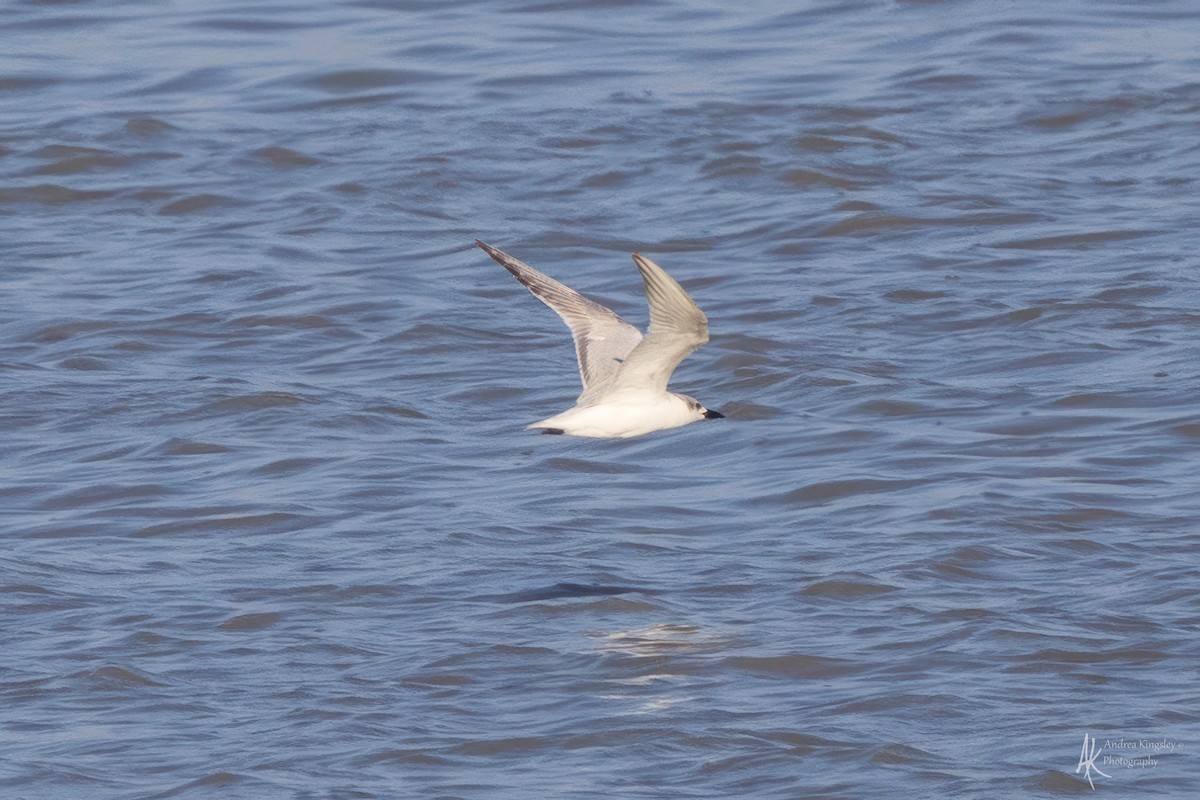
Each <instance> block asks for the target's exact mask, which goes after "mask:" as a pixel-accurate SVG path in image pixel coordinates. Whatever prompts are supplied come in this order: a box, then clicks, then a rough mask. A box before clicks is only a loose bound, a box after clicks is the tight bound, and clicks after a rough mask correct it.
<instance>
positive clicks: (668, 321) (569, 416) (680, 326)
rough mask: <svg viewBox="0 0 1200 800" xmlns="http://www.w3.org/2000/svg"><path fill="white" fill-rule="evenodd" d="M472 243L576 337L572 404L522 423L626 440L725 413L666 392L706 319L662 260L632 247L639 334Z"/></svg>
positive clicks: (704, 335)
mask: <svg viewBox="0 0 1200 800" xmlns="http://www.w3.org/2000/svg"><path fill="white" fill-rule="evenodd" d="M475 244H476V245H477V246H478V247H480V248H482V249H483V251H484V252H485V253H487V254H488V255H489V256H491V257H492V258H494V259H496V261H498V262H499V263H500V264H501V265H502V266H503V267H504V268H505V269H507V270H508V271H509V272H511V273H512V274H513V277H514V278H516V279H517V280H518V281H519V282H520V283H521V284H522V285H524V286H525V288H526V289H528V290H529V291H530V292H532V293H533V296H534V297H536V298H537V299H539V300H541V301H542V302H543V303H545V304H546V305H548V306H550V308H551V310H553V311H554V313H556V314H558V316H560V317H562V320H563V322H565V323H567V327H568V328H570V329H571V337H572V338H573V339H574V340H575V355H576V356H577V357H578V359H579V377H580V378H581V379H582V380H583V392H581V393H580V395H579V398H578V399H577V400H576V401H575V406H574V407H573V408H570V409H567V410H566V411H564V412H562V413H561V414H555V415H554V416H553V417H548V418H546V419H543V420H541V421H539V422H534V423H532V424H530V425H527V426H526V429H527V430H541V431H542V432H543V433H561V434H566V435H568V436H590V437H595V438H602V439H625V438H628V437H631V436H641V435H642V434H645V433H650V432H651V431H659V430H664V429H666V428H678V427H680V426H681V425H687V424H688V423H691V422H696V421H697V420H702V419H722V418H723V417H724V416H725V415H724V414H721V413H719V412H717V411H711V410H709V409H707V408H705V407H704V406H702V405H701V404H700V403H699V402H698V401H697V400H696V399H695V398H693V397H688V396H687V395H686V394H679V393H678V392H668V391H667V382H668V381H669V380H670V379H671V373H673V372H674V371H675V368H676V367H677V366H679V362H680V361H683V359H684V358H686V357H687V355H688V354H689V353H691V352H692V351H693V350H695V349H696V348H698V347H700V346H701V345H703V344H704V343H705V342H707V341H708V318H707V317H705V316H704V312H703V311H701V310H700V308H699V307H698V306H697V305H696V303H695V302H694V301H693V300H692V298H690V297H688V294H687V292H685V291H684V290H683V287H681V286H680V285H679V284H678V283H676V282H675V279H674V278H672V277H671V276H670V275H668V274H667V273H666V271H664V270H663V268H662V267H660V266H658V265H657V264H655V263H654V262H653V261H651V260H650V259H648V258H646V257H645V256H641V255H638V254H637V253H634V254H633V263H634V264H636V265H637V268H638V272H640V273H641V274H642V281H643V283H645V285H646V300H647V301H648V302H649V304H650V328H649V330H648V331H647V332H646V335H645V336H643V335H642V334H641V332H640V331H639V330H638V329H637V328H635V327H633V326H632V325H630V324H629V323H628V322H626V321H625V320H623V319H621V318H620V317H618V316H617V315H616V314H614V313H613V311H612V310H611V309H609V308H605V307H604V306H602V305H600V304H599V303H597V302H595V301H593V300H589V299H588V298H586V297H584V296H583V295H581V294H580V293H579V292H577V291H575V290H574V289H572V288H570V287H569V286H564V285H563V284H561V283H559V282H558V281H556V280H554V279H553V278H551V277H550V276H548V275H544V274H542V273H541V272H538V271H537V270H536V269H534V268H533V267H531V266H529V265H528V264H526V263H525V262H523V261H520V260H518V259H516V258H513V257H512V256H510V255H508V254H507V253H504V252H501V251H500V250H497V249H496V248H494V247H492V246H491V245H487V244H484V243H483V242H481V241H478V240H476V242H475Z"/></svg>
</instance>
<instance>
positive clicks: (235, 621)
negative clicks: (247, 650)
mask: <svg viewBox="0 0 1200 800" xmlns="http://www.w3.org/2000/svg"><path fill="white" fill-rule="evenodd" d="M282 618H283V614H281V613H280V612H278V611H262V612H258V613H253V614H239V615H237V616H236V617H230V618H229V619H227V620H225V621H224V622H222V623H221V624H220V625H218V626H217V627H218V628H220V629H221V630H223V631H260V630H263V629H264V628H270V627H272V626H274V625H276V624H278V623H279V620H281V619H282Z"/></svg>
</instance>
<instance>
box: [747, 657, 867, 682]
mask: <svg viewBox="0 0 1200 800" xmlns="http://www.w3.org/2000/svg"><path fill="white" fill-rule="evenodd" d="M727 663H728V664H729V666H731V667H733V668H735V669H739V670H745V671H747V672H756V673H763V674H766V675H773V676H784V677H787V678H794V679H799V680H821V679H823V678H831V677H833V676H835V675H848V674H852V673H854V672H858V671H861V670H863V669H865V668H866V667H865V666H864V665H862V664H858V663H856V662H853V661H850V660H848V659H841V658H830V657H828V656H816V655H806V654H800V653H797V654H795V655H788V656H764V657H751V656H734V657H732V658H729V659H727Z"/></svg>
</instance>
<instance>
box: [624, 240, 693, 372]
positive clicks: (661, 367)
mask: <svg viewBox="0 0 1200 800" xmlns="http://www.w3.org/2000/svg"><path fill="white" fill-rule="evenodd" d="M633 262H634V263H635V264H637V268H638V272H640V273H642V281H643V282H644V283H645V284H646V300H647V301H648V302H649V304H650V330H649V331H647V333H646V336H645V337H644V338H643V339H642V341H641V342H640V343H639V344H638V346H637V347H635V348H634V349H633V352H631V353H630V354H629V357H628V358H626V359H625V363H624V364H623V365H621V370H620V372H618V373H617V378H616V380H615V381H613V383H612V385H611V386H610V387H609V392H610V393H611V392H615V391H618V390H621V389H649V390H652V391H666V389H667V382H668V381H670V379H671V373H673V372H674V371H675V368H676V367H677V366H679V362H680V361H683V359H684V358H685V357H687V355H688V353H691V352H692V351H693V350H695V349H696V348H698V347H700V346H701V345H702V344H704V343H705V342H707V341H708V318H707V317H705V316H704V312H703V311H701V310H700V308H699V307H698V306H697V305H696V303H695V302H694V301H693V300H692V298H690V297H688V294H687V292H685V291H684V290H683V287H682V286H680V285H679V284H678V283H676V282H675V279H674V278H672V277H671V276H670V275H668V274H667V273H666V271H664V270H663V268H662V267H660V266H659V265H658V264H655V263H654V262H653V261H651V260H650V259H648V258H646V257H644V256H640V255H638V254H637V253H634V254H633Z"/></svg>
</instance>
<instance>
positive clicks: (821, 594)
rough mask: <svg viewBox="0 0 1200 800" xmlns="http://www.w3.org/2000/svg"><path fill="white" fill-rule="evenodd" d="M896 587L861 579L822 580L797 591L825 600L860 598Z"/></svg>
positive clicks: (879, 593)
mask: <svg viewBox="0 0 1200 800" xmlns="http://www.w3.org/2000/svg"><path fill="white" fill-rule="evenodd" d="M896 589H897V587H895V586H888V585H887V584H881V583H875V582H872V581H870V580H863V579H855V580H849V579H842V580H837V579H835V580H823V581H817V582H815V583H810V584H809V585H808V586H806V587H804V588H803V589H801V590H800V591H799V592H797V594H798V595H800V596H803V597H818V598H823V599H827V600H846V601H853V600H860V599H864V598H869V597H875V596H877V595H881V594H887V593H888V592H894V591H896Z"/></svg>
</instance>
